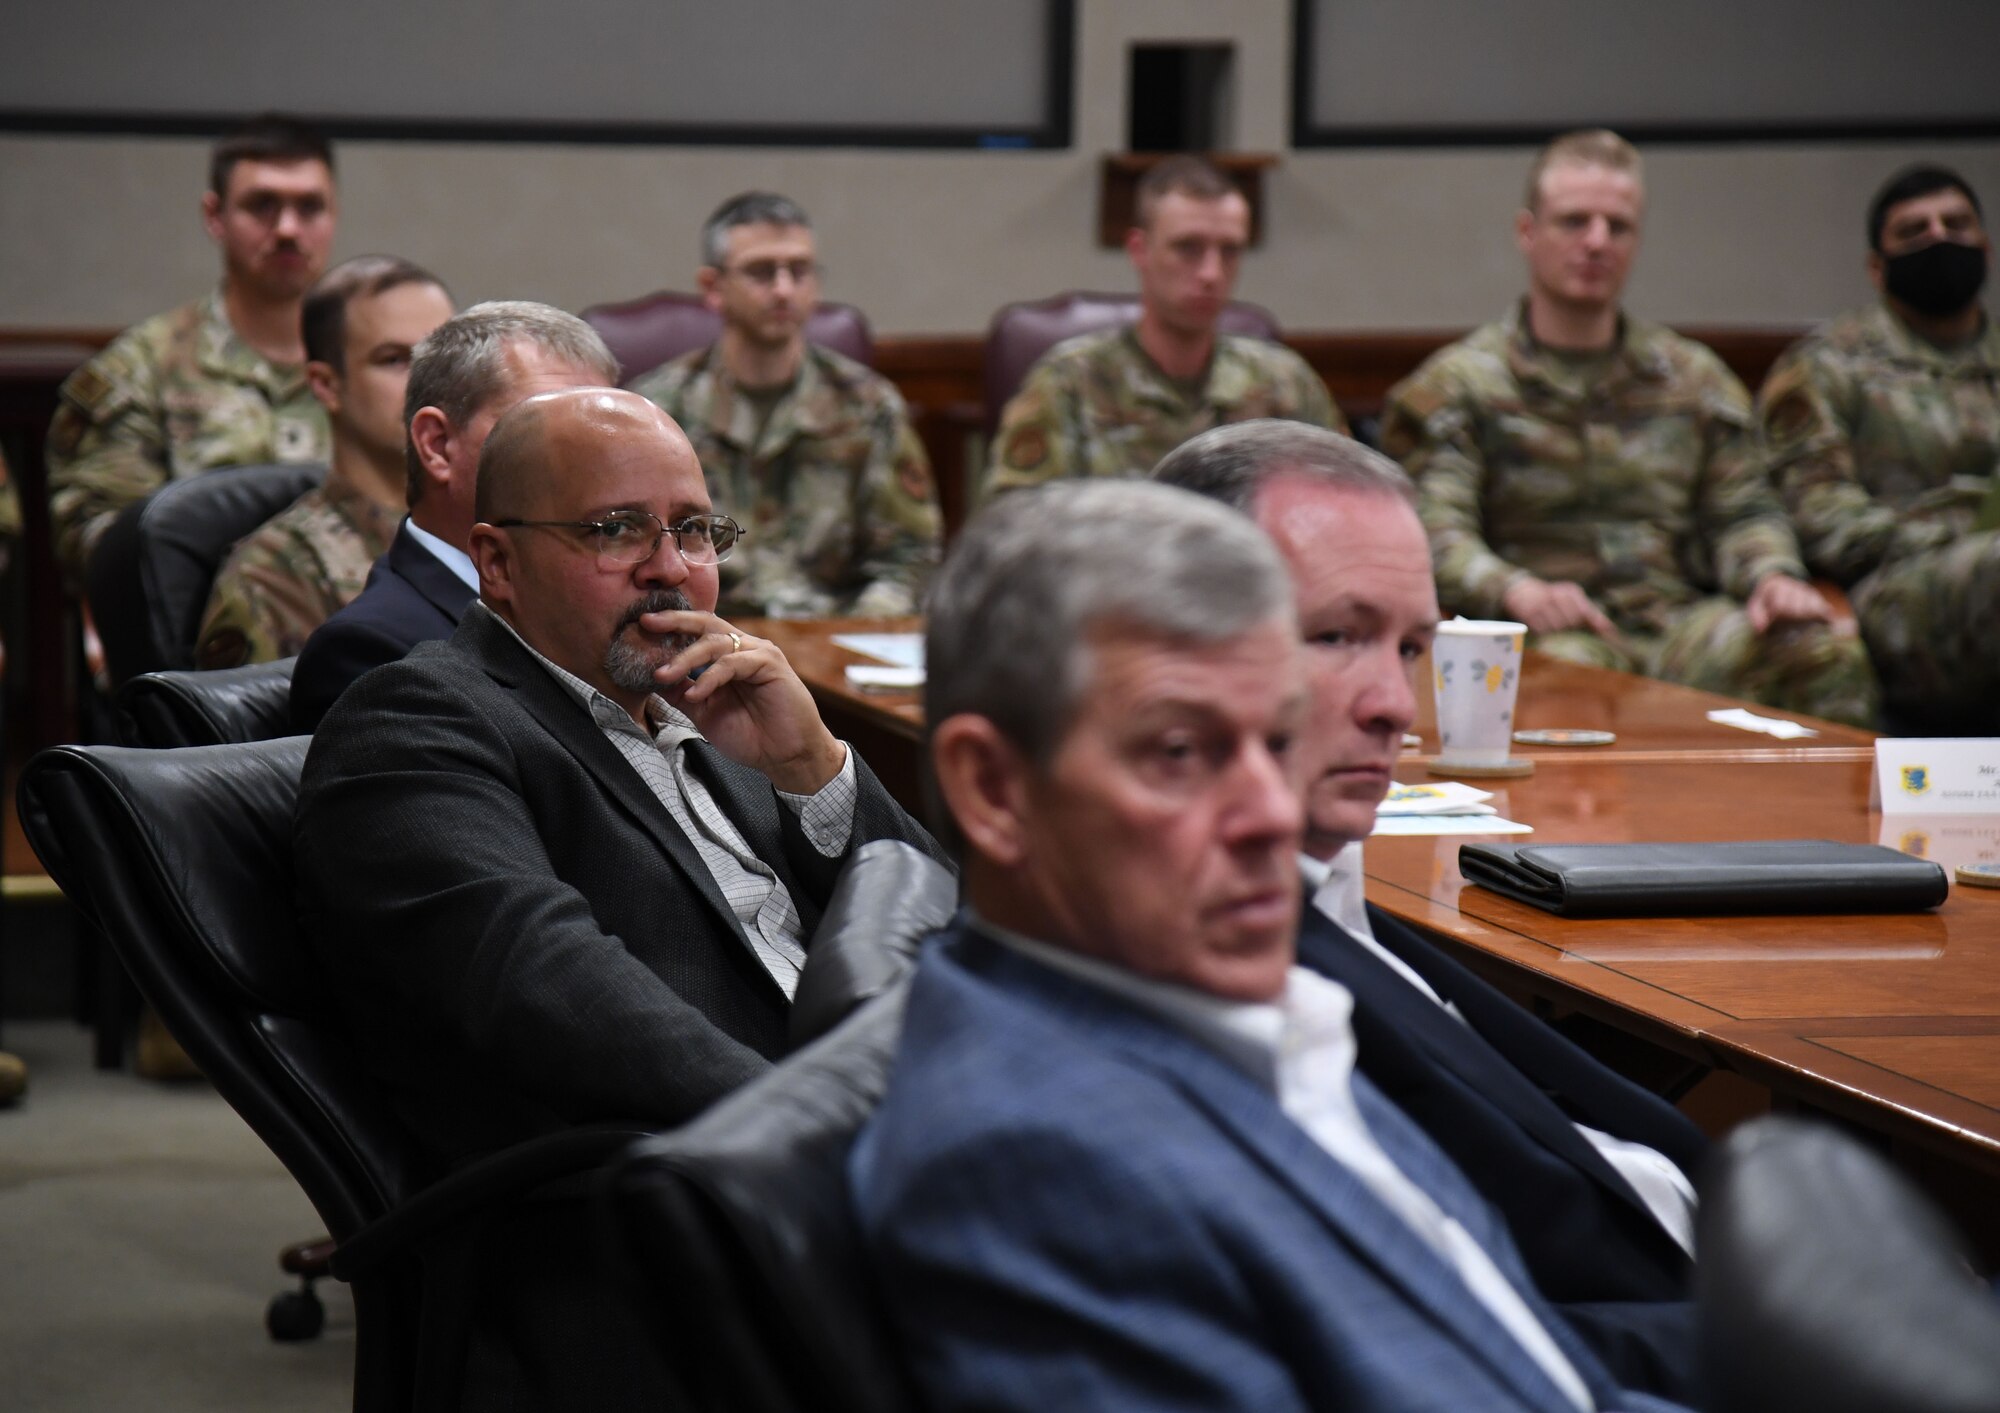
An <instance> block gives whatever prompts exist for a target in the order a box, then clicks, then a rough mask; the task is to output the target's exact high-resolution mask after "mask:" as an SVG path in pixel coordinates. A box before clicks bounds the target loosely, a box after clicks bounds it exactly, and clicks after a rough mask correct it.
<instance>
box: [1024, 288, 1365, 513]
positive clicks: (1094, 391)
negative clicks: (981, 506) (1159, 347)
mask: <svg viewBox="0 0 2000 1413" xmlns="http://www.w3.org/2000/svg"><path fill="white" fill-rule="evenodd" d="M1257 417H1285V418H1289V419H1291V420H1292V421H1295V422H1310V423H1312V424H1313V425H1314V426H1319V427H1331V428H1333V429H1334V430H1335V431H1338V432H1344V431H1346V430H1347V422H1346V420H1345V419H1344V418H1342V417H1341V415H1340V409H1339V408H1337V407H1335V406H1334V405H1333V399H1332V397H1330V396H1329V395H1328V394H1327V391H1326V384H1324V383H1322V382H1321V381H1320V380H1319V375H1318V374H1316V373H1314V372H1313V370H1312V369H1311V368H1310V367H1308V366H1307V365H1306V361H1305V360H1304V359H1303V358H1300V357H1299V356H1298V355H1297V354H1296V353H1293V352H1292V351H1291V350H1290V349H1289V348H1286V347H1284V346H1283V345H1282V344H1275V343H1267V342H1265V341H1264V340H1263V339H1253V338H1242V337H1239V336H1237V335H1235V334H1218V335H1216V340H1215V354H1214V356H1213V357H1212V358H1211V359H1210V361H1209V368H1208V380H1207V382H1206V383H1205V384H1204V385H1203V387H1202V389H1201V391H1200V392H1199V393H1198V394H1192V395H1191V394H1189V393H1188V392H1187V391H1186V390H1184V389H1183V388H1182V387H1180V386H1179V385H1178V384H1176V383H1175V382H1174V381H1173V379H1171V378H1169V377H1167V376H1166V375H1165V374H1164V373H1162V372H1161V371H1160V369H1159V366H1158V365H1157V364H1155V363H1154V362H1153V360H1152V359H1151V358H1149V357H1147V356H1146V353H1145V350H1143V349H1142V348H1140V347H1139V340H1138V336H1137V334H1136V333H1135V332H1134V329H1133V328H1131V327H1127V328H1123V329H1111V330H1106V331H1104V332H1102V333H1095V334H1084V335H1082V336H1080V337H1078V338H1073V339H1067V340H1065V341H1064V342H1062V343H1059V344H1057V345H1056V346H1055V347H1054V348H1052V349H1050V350H1049V351H1048V352H1047V353H1046V354H1044V355H1043V356H1042V358H1041V360H1040V361H1039V362H1037V363H1036V364H1035V366H1034V367H1033V368H1031V369H1029V370H1028V377H1027V380H1026V381H1025V382H1024V383H1023V384H1022V385H1021V390H1020V391H1019V392H1018V393H1016V394H1015V395H1014V396H1013V398H1012V399H1011V400H1010V401H1009V402H1008V404H1007V409H1006V411H1005V412H1004V413H1002V414H1001V418H1000V430H999V432H998V433H996V434H995V436H994V438H993V464H992V466H991V467H990V468H989V469H988V471H987V475H986V494H987V495H989V496H991V495H997V494H999V493H1000V492H1002V491H1008V490H1016V489H1018V488H1020V487H1022V486H1036V485H1040V484H1041V483H1042V482H1044V481H1056V480H1062V479H1064V478H1066V477H1074V476H1144V475H1146V474H1147V473H1149V472H1150V471H1151V470H1152V469H1153V468H1154V467H1155V466H1157V465H1158V464H1159V462H1160V459H1161V458H1162V457H1164V456H1165V455H1166V454H1167V453H1168V452H1170V451H1172V450H1173V449H1174V448H1175V447H1177V446H1179V445H1180V444H1181V443H1182V442H1184V441H1186V440H1187V439H1188V438H1189V437H1192V436H1194V435H1195V434H1197V433H1199V432H1205V431H1207V430H1208V429H1209V428H1210V427H1219V426H1221V425H1222V424H1224V423H1226V422H1247V421H1250V420H1251V419H1252V418H1257Z"/></svg>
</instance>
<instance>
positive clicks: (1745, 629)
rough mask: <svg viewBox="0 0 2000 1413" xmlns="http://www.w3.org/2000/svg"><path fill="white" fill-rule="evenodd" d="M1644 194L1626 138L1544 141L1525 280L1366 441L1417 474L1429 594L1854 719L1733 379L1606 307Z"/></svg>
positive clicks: (1830, 631) (1873, 692) (1863, 657)
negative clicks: (1505, 309) (1429, 561)
mask: <svg viewBox="0 0 2000 1413" xmlns="http://www.w3.org/2000/svg"><path fill="white" fill-rule="evenodd" d="M1643 208H1644V189H1643V187H1642V186H1641V184H1640V162H1639V156H1638V153H1636V152H1635V151H1633V149H1632V147H1631V145H1630V144H1629V143H1627V142H1625V141H1624V139H1622V138H1620V137H1619V136H1618V135H1617V134H1615V133H1611V132H1608V131H1604V130H1602V129H1598V130H1594V131H1590V132H1580V133H1570V134H1565V135H1564V136H1562V137H1560V138H1557V139H1556V140H1555V141H1554V142H1552V143H1551V144H1550V145H1549V146H1548V148H1546V149H1545V150H1544V151H1543V153H1542V155H1541V156H1540V157H1539V158H1538V159H1537V160H1536V163H1535V166H1534V168H1533V170H1532V171H1531V173H1530V175H1529V179H1528V191H1527V197H1526V200H1525V202H1524V205H1523V207H1522V209H1521V211H1520V212H1519V214H1518V215H1517V216H1516V218H1515V239H1516V243H1517V245H1518V246H1519V247H1520V249H1521V252H1522V254H1523V255H1524V256H1525V257H1526V261H1527V266H1528V286H1529V289H1528V295H1527V297H1526V298H1525V299H1523V300H1522V302H1521V303H1520V305H1519V306H1518V307H1517V308H1516V309H1515V310H1514V311H1513V312H1511V313H1509V314H1508V315H1507V316H1505V317H1504V318H1502V319H1500V320H1498V321H1497V322H1495V323H1492V324H1488V325H1486V326H1484V327H1482V328H1479V329H1477V330H1475V331H1473V333H1472V334H1471V335H1469V336H1468V337H1466V338H1465V339H1463V340H1461V341H1460V342H1458V343H1456V344H1453V345H1451V346H1450V347H1448V348H1445V349H1442V350H1440V351H1439V352H1438V353H1436V354H1435V355H1433V356H1432V357H1431V358H1430V359H1429V360H1428V361H1426V362H1425V363H1424V365H1423V366H1422V367H1420V368H1419V369H1418V370H1417V371H1416V372H1415V373H1414V374H1413V375H1412V376H1411V377H1410V378H1409V379H1407V380H1406V381H1405V382H1403V383H1402V384H1400V385H1399V386H1397V387H1396V388H1394V389H1392V390H1391V391H1390V394H1389V403H1388V406H1387V408H1386V410H1385V411H1384V414H1383V421H1382V445H1383V449H1384V450H1385V451H1387V452H1388V453H1389V454H1390V455H1392V456H1395V457H1397V458H1399V459H1400V460H1401V461H1402V462H1403V464H1404V467H1405V468H1406V469H1407V470H1408V471H1409V472H1410V474H1411V476H1412V477H1413V478H1414V479H1415V480H1416V482H1417V489H1418V501H1419V507H1418V508H1419V511H1420V513H1421V514H1422V516H1423V520H1424V524H1425V527H1426V528H1427V529H1428V530H1429V531H1430V535H1431V550H1432V555H1433V557H1434V559H1435V561H1436V570H1437V577H1438V597H1439V599H1440V600H1441V602H1442V604H1443V606H1444V609H1445V611H1446V612H1447V613H1451V612H1457V613H1463V614H1467V615H1471V616H1477V617H1481V618H1505V619H1518V620H1521V621H1523V622H1526V623H1527V624H1528V626H1529V628H1530V629H1531V630H1535V631H1534V632H1533V634H1532V636H1531V638H1530V643H1531V645H1532V646H1535V647H1538V648H1541V649H1543V650H1544V651H1547V652H1553V653H1557V654H1560V655H1562V656H1565V657H1570V658H1574V659H1577V660H1580V661H1583V662H1588V663H1595V664H1597V665H1600V666H1605V667H1612V668H1616V669H1619V670H1621V671H1631V672H1643V673H1647V674H1649V675H1653V676H1658V677H1664V678H1668V679H1671V680H1673V681H1677V682H1683V683H1686V684H1688V685H1689V686H1695V687H1701V688H1705V689H1706V690H1709V691H1713V692H1719V693H1722V694H1724V695H1727V696H1735V697H1748V698H1750V699H1752V700H1754V701H1759V702H1763V703H1766V704H1768V705H1771V706H1776V707H1781V708H1783V709H1785V710H1788V711H1797V712H1806V713H1810V714H1813V715H1817V716H1825V717H1831V718H1833V719H1835V720H1841V721H1849V722H1854V723H1856V724H1861V725H1872V724H1873V722H1874V717H1875V713H1876V709H1877V705H1878V688H1877V686H1876V683H1875V679H1874V674H1873V673H1872V671H1871V670H1870V669H1869V666H1868V659H1867V654H1866V652H1865V650H1864V649H1863V648H1862V646H1861V644H1860V643H1859V642H1857V641H1856V640H1855V639H1854V638H1852V637H1851V636H1841V635H1840V634H1838V633H1837V632H1836V631H1835V630H1834V628H1833V626H1832V625H1831V624H1830V623H1829V622H1828V621H1827V620H1828V619H1829V618H1830V617H1831V613H1830V610H1829V609H1828V607H1827V605H1826V602H1825V600H1824V599H1823V598H1822V597H1821V596H1820V595H1819V594H1818V593H1816V592H1815V591H1814V590H1813V589H1812V588H1811V587H1810V586H1809V585H1808V584H1806V583H1805V582H1804V567H1803V565H1802V564H1801V563H1800V559H1799V552H1798V544H1797V542H1796V540H1795V539H1794V537H1793V535H1792V530H1791V526H1790V525H1789V524H1788V523H1787V522H1786V520H1785V517H1784V512H1783V510H1782V509H1781V508H1780V506H1779V504H1778V501H1777V497H1776V495H1775V493H1774V492H1773V491H1772V490H1771V487H1770V484H1769V482H1768V481H1767V480H1766V478H1765V476H1764V469H1763V464H1762V461H1761V459H1760V453H1759V449H1758V446H1757V439H1756V433H1755V429H1754V426H1753V424H1752V420H1751V414H1750V398H1749V394H1748V393H1747V392H1746V391H1745V390H1744V388H1743V385H1742V384H1741V383H1740V382H1738V381H1737V379H1736V378H1735V376H1734V375H1733V374H1731V373H1730V372H1729V370H1728V369H1727V368H1726V367H1725V366H1724V365H1723V363H1722V362H1721V360H1720V359H1718V358H1717V357H1716V356H1715V355H1714V354H1713V353H1711V352H1710V351H1709V350H1708V349H1706V348H1703V347H1702V346H1701V345H1699V344H1697V343H1694V342H1692V341H1690V340H1688V339H1684V338H1681V337H1680V336H1679V335H1677V334H1674V333H1671V332H1669V331H1668V330H1666V329H1664V328H1660V327H1659V326H1657V325H1653V324H1647V323H1643V322H1641V321H1639V320H1635V319H1632V318H1629V317H1628V316H1626V315H1625V314H1623V313H1622V312H1621V311H1620V308H1619V303H1618V300H1619V296H1620V294H1621V293H1622V291H1623V288H1624V283H1625V279H1626V277H1627V275H1628V274H1629V272H1630V268H1631V261H1632V257H1633V255H1634V254H1635V253H1636V251H1637V249H1638V243H1639V225H1640V217H1641V213H1642V211H1643Z"/></svg>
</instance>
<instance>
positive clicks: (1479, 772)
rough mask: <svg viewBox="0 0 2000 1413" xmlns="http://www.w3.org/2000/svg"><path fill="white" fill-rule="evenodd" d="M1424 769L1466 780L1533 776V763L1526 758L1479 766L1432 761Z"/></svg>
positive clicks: (1511, 758) (1512, 758)
mask: <svg viewBox="0 0 2000 1413" xmlns="http://www.w3.org/2000/svg"><path fill="white" fill-rule="evenodd" d="M1424 769H1425V770H1427V771H1429V772H1430V773H1431V774H1432V775H1456V776H1460V777H1462V778H1463V779H1466V780H1508V779H1512V778H1514V777H1516V776H1520V775H1533V774H1534V773H1535V763H1534V762H1533V761H1532V760H1530V759H1528V757H1526V756H1509V757H1508V758H1507V759H1506V760H1501V761H1489V762H1486V763H1484V764H1481V765H1465V764H1462V763H1455V762H1452V761H1448V760H1436V759H1433V760H1428V761H1425V762H1424Z"/></svg>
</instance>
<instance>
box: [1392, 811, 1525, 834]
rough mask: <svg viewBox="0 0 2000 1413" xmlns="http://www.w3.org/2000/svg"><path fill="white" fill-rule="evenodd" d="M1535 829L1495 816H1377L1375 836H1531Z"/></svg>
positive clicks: (1516, 821)
mask: <svg viewBox="0 0 2000 1413" xmlns="http://www.w3.org/2000/svg"><path fill="white" fill-rule="evenodd" d="M1534 832H1535V830H1534V826H1532V825H1527V824H1522V823H1521V822H1520V821H1518V820H1513V819H1502V818H1501V817H1500V816H1499V815H1497V814H1392V815H1378V816H1376V819H1375V835H1376V837H1378V838H1379V837H1380V836H1382V835H1384V834H1533V833H1534Z"/></svg>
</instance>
